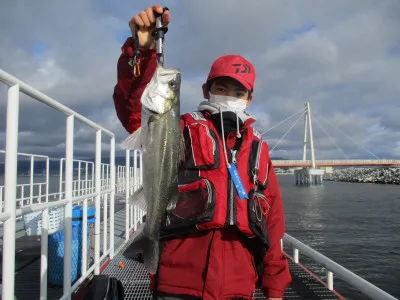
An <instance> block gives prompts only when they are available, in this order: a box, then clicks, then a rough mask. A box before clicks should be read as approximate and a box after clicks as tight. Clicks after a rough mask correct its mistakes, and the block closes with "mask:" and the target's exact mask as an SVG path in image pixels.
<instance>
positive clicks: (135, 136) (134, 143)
mask: <svg viewBox="0 0 400 300" xmlns="http://www.w3.org/2000/svg"><path fill="white" fill-rule="evenodd" d="M141 132H142V130H141V127H139V128H138V129H137V130H136V131H135V132H134V133H132V134H131V135H130V136H128V137H127V138H126V139H125V140H124V141H123V142H122V143H121V148H122V149H124V150H135V149H140V148H142V141H141V139H140V133H141Z"/></svg>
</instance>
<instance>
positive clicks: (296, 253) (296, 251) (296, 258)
mask: <svg viewBox="0 0 400 300" xmlns="http://www.w3.org/2000/svg"><path fill="white" fill-rule="evenodd" d="M293 260H294V262H295V263H296V264H298V263H299V249H297V248H294V249H293Z"/></svg>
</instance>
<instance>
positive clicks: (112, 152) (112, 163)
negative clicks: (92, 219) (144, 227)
mask: <svg viewBox="0 0 400 300" xmlns="http://www.w3.org/2000/svg"><path fill="white" fill-rule="evenodd" d="M110 173H111V178H110V180H111V183H110V185H111V195H110V258H111V259H113V258H114V205H115V137H112V138H111V141H110Z"/></svg>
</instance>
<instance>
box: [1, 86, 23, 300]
mask: <svg viewBox="0 0 400 300" xmlns="http://www.w3.org/2000/svg"><path fill="white" fill-rule="evenodd" d="M18 118H19V85H18V84H16V85H13V86H11V87H9V88H8V96H7V127H6V157H5V161H6V164H5V179H4V212H5V213H8V214H9V215H10V217H9V218H8V220H5V221H4V233H3V273H2V293H1V295H2V296H1V298H2V299H3V300H13V299H14V289H15V208H16V195H17V153H18Z"/></svg>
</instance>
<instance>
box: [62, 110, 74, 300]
mask: <svg viewBox="0 0 400 300" xmlns="http://www.w3.org/2000/svg"><path fill="white" fill-rule="evenodd" d="M73 160H74V115H69V116H68V117H67V130H66V143H65V199H67V200H68V202H67V204H66V205H65V220H64V222H65V223H64V224H65V228H64V296H66V297H67V299H71V257H72V181H73V163H74V161H73Z"/></svg>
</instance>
